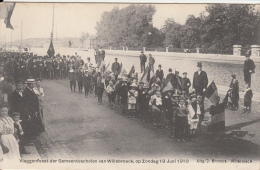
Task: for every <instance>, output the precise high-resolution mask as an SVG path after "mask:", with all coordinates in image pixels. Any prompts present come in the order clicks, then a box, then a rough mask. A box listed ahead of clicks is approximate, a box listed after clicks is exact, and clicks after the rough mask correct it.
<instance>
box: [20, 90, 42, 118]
mask: <svg viewBox="0 0 260 170" xmlns="http://www.w3.org/2000/svg"><path fill="white" fill-rule="evenodd" d="M23 95H24V100H25V108H26V110H27V111H28V112H29V114H30V115H32V114H34V113H35V112H39V107H40V105H39V99H38V96H37V95H36V94H35V93H34V92H33V91H32V90H31V89H29V88H28V87H26V88H25V90H24V93H23Z"/></svg>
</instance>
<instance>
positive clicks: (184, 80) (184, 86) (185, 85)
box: [181, 72, 191, 97]
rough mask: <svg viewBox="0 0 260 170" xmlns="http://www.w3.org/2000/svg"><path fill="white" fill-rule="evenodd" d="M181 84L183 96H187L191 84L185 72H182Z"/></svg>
mask: <svg viewBox="0 0 260 170" xmlns="http://www.w3.org/2000/svg"><path fill="white" fill-rule="evenodd" d="M181 84H182V91H183V92H184V95H185V97H187V96H188V94H189V88H190V86H191V82H190V79H189V78H187V72H184V73H183V78H182V81H181Z"/></svg>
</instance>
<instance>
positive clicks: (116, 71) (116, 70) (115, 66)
mask: <svg viewBox="0 0 260 170" xmlns="http://www.w3.org/2000/svg"><path fill="white" fill-rule="evenodd" d="M111 70H112V72H113V73H114V74H115V79H116V80H117V77H118V74H120V70H121V67H120V64H119V63H118V62H117V58H115V62H114V63H113V64H112V66H111Z"/></svg>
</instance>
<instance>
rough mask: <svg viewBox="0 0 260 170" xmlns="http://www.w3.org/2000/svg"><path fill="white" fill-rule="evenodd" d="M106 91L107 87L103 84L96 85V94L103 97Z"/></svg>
mask: <svg viewBox="0 0 260 170" xmlns="http://www.w3.org/2000/svg"><path fill="white" fill-rule="evenodd" d="M104 89H105V85H104V83H103V82H99V83H97V85H96V94H97V95H98V96H99V95H102V94H103V92H104Z"/></svg>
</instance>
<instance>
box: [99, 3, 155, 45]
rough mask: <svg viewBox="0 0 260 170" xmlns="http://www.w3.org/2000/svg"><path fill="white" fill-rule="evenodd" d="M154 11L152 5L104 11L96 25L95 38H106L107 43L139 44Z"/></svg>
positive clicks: (149, 24)
mask: <svg viewBox="0 0 260 170" xmlns="http://www.w3.org/2000/svg"><path fill="white" fill-rule="evenodd" d="M155 11H156V10H155V7H154V6H152V5H130V6H128V7H126V8H123V9H120V10H119V8H118V7H115V8H114V9H113V10H112V11H110V12H104V13H103V14H102V16H101V20H100V22H98V23H97V25H96V30H97V38H98V39H104V40H106V41H107V42H108V44H109V45H117V46H122V45H125V46H130V47H132V46H134V47H135V46H140V45H142V43H143V41H144V40H143V39H142V38H143V37H144V35H145V34H146V33H147V32H146V31H147V29H148V28H149V27H150V26H151V23H152V17H153V15H154V13H155Z"/></svg>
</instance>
